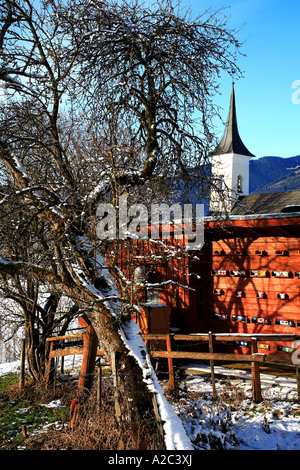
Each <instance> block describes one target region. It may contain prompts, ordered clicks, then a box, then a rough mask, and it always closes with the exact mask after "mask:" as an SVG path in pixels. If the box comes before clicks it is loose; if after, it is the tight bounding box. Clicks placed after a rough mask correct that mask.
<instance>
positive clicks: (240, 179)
mask: <svg viewBox="0 0 300 470" xmlns="http://www.w3.org/2000/svg"><path fill="white" fill-rule="evenodd" d="M237 190H238V192H239V193H242V192H243V189H242V177H241V175H239V176H238V177H237Z"/></svg>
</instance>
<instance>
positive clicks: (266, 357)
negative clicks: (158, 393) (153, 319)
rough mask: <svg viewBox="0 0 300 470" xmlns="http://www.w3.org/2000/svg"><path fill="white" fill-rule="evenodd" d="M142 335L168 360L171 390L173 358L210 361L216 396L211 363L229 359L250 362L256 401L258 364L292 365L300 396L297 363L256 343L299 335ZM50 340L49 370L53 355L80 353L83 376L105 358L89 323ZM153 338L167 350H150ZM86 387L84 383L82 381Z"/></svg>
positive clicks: (157, 354)
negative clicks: (226, 345) (239, 345)
mask: <svg viewBox="0 0 300 470" xmlns="http://www.w3.org/2000/svg"><path fill="white" fill-rule="evenodd" d="M89 329H91V333H92V336H90V332H89ZM76 338H77V339H80V340H84V347H77V346H70V347H68V345H63V342H64V341H65V340H72V339H76ZM142 338H143V339H144V340H145V343H146V345H147V346H148V349H149V352H150V355H151V356H152V357H156V358H165V359H167V361H168V372H169V384H170V389H171V390H174V389H175V374H174V363H173V361H174V360H176V359H180V360H182V359H194V360H199V361H201V360H202V361H203V360H206V361H209V363H210V374H211V379H212V392H213V398H214V399H216V397H217V393H216V386H215V370H214V363H215V362H216V361H231V362H235V363H240V362H249V363H250V364H251V382H252V399H253V401H255V402H260V401H261V400H262V395H261V380H260V364H265V365H266V364H272V366H274V367H276V365H277V366H279V365H289V366H294V367H295V371H296V378H297V393H298V398H299V399H300V374H299V368H298V364H293V363H292V361H291V359H290V357H287V356H284V355H279V354H265V353H259V352H258V346H257V345H258V342H259V341H268V342H272V341H282V342H291V341H292V342H294V341H297V340H299V339H300V336H298V335H286V334H257V335H251V334H232V333H229V334H226V333H211V332H209V333H199V334H188V335H184V334H142ZM245 340H246V341H247V342H248V343H250V349H251V353H250V354H236V353H224V352H214V350H213V344H214V343H218V342H223V341H226V342H236V341H245ZM47 341H48V342H50V343H51V344H50V355H49V365H48V368H49V373H48V377H49V376H50V369H51V361H53V359H54V358H56V357H63V356H66V355H72V354H82V355H83V364H82V369H81V373H82V376H83V377H85V376H89V375H91V373H92V371H93V367H94V364H92V362H93V360H91V358H92V357H93V358H94V357H95V356H98V357H104V351H103V350H101V349H98V348H97V345H98V341H97V338H96V336H95V332H94V330H93V328H92V327H91V326H88V328H87V330H86V331H85V332H82V333H77V334H73V335H65V336H56V337H52V338H48V339H47ZM152 341H164V342H165V344H166V350H152V348H151V342H152ZM176 341H178V342H181V343H185V342H191V341H193V342H202V343H203V342H207V343H208V352H192V351H176V350H174V348H173V345H174V343H175V342H176ZM55 342H60V343H61V345H62V346H61V348H60V349H54V343H55ZM95 344H96V348H97V349H96V352H95V351H94V353H91V348H94V349H95ZM84 386H86V382H85V384H84Z"/></svg>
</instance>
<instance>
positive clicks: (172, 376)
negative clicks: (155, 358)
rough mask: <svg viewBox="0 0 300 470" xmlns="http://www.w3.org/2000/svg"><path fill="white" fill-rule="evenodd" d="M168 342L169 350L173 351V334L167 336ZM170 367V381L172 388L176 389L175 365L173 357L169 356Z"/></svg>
mask: <svg viewBox="0 0 300 470" xmlns="http://www.w3.org/2000/svg"><path fill="white" fill-rule="evenodd" d="M166 343H167V351H168V352H171V351H172V344H171V336H170V335H167V336H166ZM168 369H169V383H170V389H171V390H175V379H174V367H173V359H172V357H168Z"/></svg>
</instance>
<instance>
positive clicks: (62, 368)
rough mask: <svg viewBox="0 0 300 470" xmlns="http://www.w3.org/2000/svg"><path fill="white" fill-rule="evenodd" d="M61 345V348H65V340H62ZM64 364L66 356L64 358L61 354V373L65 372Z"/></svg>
mask: <svg viewBox="0 0 300 470" xmlns="http://www.w3.org/2000/svg"><path fill="white" fill-rule="evenodd" d="M60 347H61V349H64V340H62V341H61V343H60ZM64 365H65V358H64V356H61V358H60V373H61V374H63V373H64Z"/></svg>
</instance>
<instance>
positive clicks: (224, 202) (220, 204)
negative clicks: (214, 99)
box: [209, 83, 254, 215]
mask: <svg viewBox="0 0 300 470" xmlns="http://www.w3.org/2000/svg"><path fill="white" fill-rule="evenodd" d="M252 157H254V155H253V154H252V153H251V152H249V150H248V149H247V148H246V147H245V145H244V144H243V142H242V140H241V138H240V135H239V131H238V124H237V115H236V106H235V92H234V83H233V84H232V91H231V98H230V106H229V112H228V118H227V122H226V127H225V132H224V135H223V138H222V140H221V141H220V143H219V145H218V146H217V148H216V149H215V151H214V152H213V153H212V155H211V171H212V189H211V194H210V207H209V211H210V214H212V215H217V214H224V213H228V212H230V211H231V210H232V208H233V206H234V205H235V203H236V202H237V200H238V199H239V197H240V196H246V195H248V194H249V162H250V159H251V158H252Z"/></svg>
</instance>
